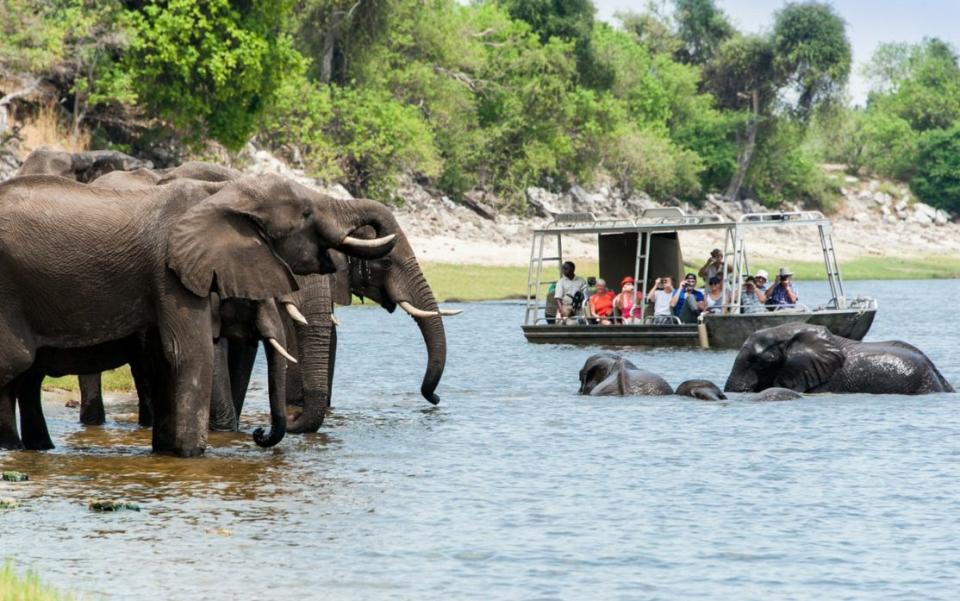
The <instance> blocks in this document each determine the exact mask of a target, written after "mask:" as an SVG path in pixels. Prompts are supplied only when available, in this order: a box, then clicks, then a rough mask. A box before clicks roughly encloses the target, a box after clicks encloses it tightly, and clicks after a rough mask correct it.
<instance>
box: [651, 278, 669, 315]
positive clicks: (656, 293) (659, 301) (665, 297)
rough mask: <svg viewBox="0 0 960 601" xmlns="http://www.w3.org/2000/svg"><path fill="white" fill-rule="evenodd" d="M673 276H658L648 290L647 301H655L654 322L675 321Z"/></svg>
mask: <svg viewBox="0 0 960 601" xmlns="http://www.w3.org/2000/svg"><path fill="white" fill-rule="evenodd" d="M673 293H674V289H673V278H671V277H670V276H668V275H665V276H662V277H659V278H657V279H656V280H655V281H654V282H653V287H652V288H650V292H647V301H648V302H651V303H653V323H655V324H665V323H673V322H674V320H673V309H672V307H671V306H670V299H671V298H673Z"/></svg>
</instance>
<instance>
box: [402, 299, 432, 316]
mask: <svg viewBox="0 0 960 601" xmlns="http://www.w3.org/2000/svg"><path fill="white" fill-rule="evenodd" d="M397 305H399V306H400V308H401V309H403V310H404V311H406V312H407V313H409V314H410V316H411V317H421V318H422V317H437V316H438V315H440V314H439V313H438V312H436V311H424V310H423V309H418V308H417V307H414V306H413V305H411V304H410V303H408V302H407V301H400V302H399V303H397Z"/></svg>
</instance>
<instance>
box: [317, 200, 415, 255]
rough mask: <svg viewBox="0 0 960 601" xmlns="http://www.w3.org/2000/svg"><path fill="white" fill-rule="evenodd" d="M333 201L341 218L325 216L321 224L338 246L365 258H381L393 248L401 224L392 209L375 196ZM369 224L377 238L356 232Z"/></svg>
mask: <svg viewBox="0 0 960 601" xmlns="http://www.w3.org/2000/svg"><path fill="white" fill-rule="evenodd" d="M333 202H334V203H335V205H334V206H335V207H336V209H335V210H334V213H335V214H336V215H337V216H338V219H334V220H330V219H324V218H322V217H321V218H319V219H318V220H317V224H318V227H319V229H320V233H321V235H322V236H323V237H324V238H326V239H328V240H330V239H332V240H335V241H336V242H335V246H334V248H335V249H336V250H338V251H340V252H342V253H344V254H347V255H350V256H353V257H359V258H362V259H378V258H380V257H383V256H384V255H386V254H387V253H389V252H390V251H391V250H392V249H393V247H394V245H395V244H396V238H397V235H398V233H399V232H400V226H399V225H398V224H397V220H396V218H395V217H394V216H393V212H391V211H390V209H388V208H387V207H385V206H384V205H382V204H380V203H379V202H377V201H375V200H368V199H364V198H357V199H353V200H335V201H333ZM321 214H323V215H326V214H328V213H324V212H321ZM368 226H369V227H371V228H373V230H374V232H376V238H375V239H373V240H370V239H362V238H358V237H356V236H353V235H352V234H353V233H354V232H355V231H356V230H358V229H360V228H364V227H368ZM329 228H333V229H329Z"/></svg>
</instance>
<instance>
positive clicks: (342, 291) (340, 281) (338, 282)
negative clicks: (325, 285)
mask: <svg viewBox="0 0 960 601" xmlns="http://www.w3.org/2000/svg"><path fill="white" fill-rule="evenodd" d="M330 259H332V260H333V264H334V265H336V267H337V270H336V271H335V272H333V273H332V274H330V293H331V295H332V297H333V302H335V303H337V304H338V305H344V306H346V305H349V304H350V301H351V300H352V299H353V293H352V292H351V289H350V263H349V262H348V261H347V257H346V256H344V255H343V253H339V252H337V251H335V250H331V251H330Z"/></svg>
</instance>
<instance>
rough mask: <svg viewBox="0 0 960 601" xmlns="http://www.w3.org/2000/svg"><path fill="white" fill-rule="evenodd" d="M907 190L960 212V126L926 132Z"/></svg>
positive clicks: (933, 203)
mask: <svg viewBox="0 0 960 601" xmlns="http://www.w3.org/2000/svg"><path fill="white" fill-rule="evenodd" d="M918 147H919V149H918V159H917V168H916V172H915V174H914V176H913V178H911V180H910V189H911V190H913V192H914V193H915V194H916V195H917V196H919V197H920V199H921V200H922V201H924V202H926V203H928V204H930V205H933V206H935V207H937V208H940V209H945V210H947V211H953V212H960V126H955V127H953V128H952V129H949V130H940V129H934V130H930V131H928V132H925V133H924V134H923V135H922V136H921V137H920V142H919V144H918Z"/></svg>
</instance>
